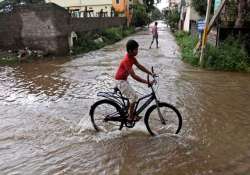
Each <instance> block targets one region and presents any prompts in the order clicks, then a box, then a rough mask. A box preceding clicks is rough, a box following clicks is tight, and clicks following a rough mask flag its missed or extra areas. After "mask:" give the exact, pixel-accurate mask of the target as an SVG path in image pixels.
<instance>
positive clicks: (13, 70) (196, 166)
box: [0, 25, 250, 175]
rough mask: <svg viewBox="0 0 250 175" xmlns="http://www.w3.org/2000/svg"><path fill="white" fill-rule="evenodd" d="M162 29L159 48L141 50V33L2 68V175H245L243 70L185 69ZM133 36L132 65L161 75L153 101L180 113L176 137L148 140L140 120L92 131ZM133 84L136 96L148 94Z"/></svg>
mask: <svg viewBox="0 0 250 175" xmlns="http://www.w3.org/2000/svg"><path fill="white" fill-rule="evenodd" d="M160 27H161V30H159V32H160V37H159V43H160V48H159V49H155V48H153V49H150V50H149V49H148V47H149V44H150V42H151V37H152V36H151V35H150V31H149V30H144V31H141V32H139V33H138V34H136V35H134V36H131V37H129V38H126V39H124V40H123V41H121V42H118V43H117V44H115V45H111V46H107V47H105V48H103V49H101V50H98V51H94V52H89V53H87V54H83V55H81V56H78V57H76V58H74V59H69V58H62V59H59V60H49V61H48V60H47V61H40V62H35V63H24V64H21V65H19V66H14V67H7V66H6V67H0V82H1V83H0V107H1V108H0V153H1V154H0V172H1V173H0V174H32V175H33V174H72V175H73V174H74V175H75V174H122V175H130V174H157V175H158V174H162V175H165V174H170V175H172V174H173V175H183V174H186V175H195V174H197V175H198V174H199V175H200V174H204V175H206V174H221V175H225V174H226V175H228V174H230V175H231V174H232V175H234V174H249V173H250V166H249V162H250V152H249V148H250V132H249V131H250V118H249V113H250V106H249V104H250V76H249V74H241V73H229V72H212V71H204V70H199V69H195V68H192V67H190V66H188V65H185V64H184V63H182V62H181V61H180V59H179V57H180V56H179V53H178V47H177V46H176V44H175V42H174V38H173V37H172V36H171V34H170V33H169V32H168V31H167V30H166V28H165V26H164V25H160ZM130 38H135V39H136V40H137V41H138V42H139V44H140V47H139V55H138V60H139V61H140V62H141V63H143V64H144V65H145V66H146V67H151V66H154V68H155V71H156V72H157V73H159V75H160V79H159V88H158V90H157V91H158V96H159V98H160V99H161V100H162V101H166V102H169V103H171V104H173V105H175V106H176V107H177V108H178V109H179V110H180V112H181V114H182V115H183V128H182V130H181V133H180V134H179V135H173V134H168V133H165V134H162V135H161V136H158V137H151V136H150V135H149V134H148V132H147V130H146V127H145V125H144V123H143V120H141V121H140V122H138V123H137V124H136V127H135V128H133V129H123V130H122V131H121V132H120V131H114V132H111V133H108V134H107V133H96V132H95V131H94V129H93V127H92V125H91V122H90V119H89V115H88V112H89V108H90V105H91V104H92V103H93V102H94V101H95V100H97V97H96V93H97V92H98V91H105V90H110V89H111V88H112V87H113V86H114V80H113V76H114V73H115V70H116V68H117V66H118V64H119V61H120V59H121V58H122V57H123V55H124V52H125V50H124V45H125V43H126V41H127V40H128V39H130ZM135 71H136V72H137V73H138V74H139V75H142V76H144V75H143V74H142V73H141V72H140V71H139V70H137V69H136V70H135ZM144 77H145V76H144ZM131 83H132V84H133V86H134V87H135V89H136V91H137V92H138V93H139V94H140V95H143V94H145V93H148V92H150V89H147V87H145V86H144V85H142V84H139V83H136V82H135V81H133V80H131Z"/></svg>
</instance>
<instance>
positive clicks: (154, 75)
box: [147, 66, 158, 87]
mask: <svg viewBox="0 0 250 175" xmlns="http://www.w3.org/2000/svg"><path fill="white" fill-rule="evenodd" d="M151 72H152V74H153V75H152V78H153V79H154V83H155V84H156V83H157V81H156V77H158V75H156V74H155V73H154V67H153V66H152V67H151ZM147 81H148V87H151V86H152V85H151V84H149V74H148V75H147Z"/></svg>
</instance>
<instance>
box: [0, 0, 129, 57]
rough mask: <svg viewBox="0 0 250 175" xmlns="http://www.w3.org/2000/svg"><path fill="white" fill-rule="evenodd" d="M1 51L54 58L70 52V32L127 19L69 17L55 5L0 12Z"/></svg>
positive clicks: (113, 24)
mask: <svg viewBox="0 0 250 175" xmlns="http://www.w3.org/2000/svg"><path fill="white" fill-rule="evenodd" d="M0 24H1V25H0V36H1V37H0V49H4V50H9V49H11V50H18V49H24V48H25V47H28V48H30V49H32V50H42V51H45V52H47V53H49V54H53V55H65V54H67V53H68V52H69V43H68V38H69V36H70V34H71V32H72V31H75V32H85V31H91V30H96V29H104V28H107V27H115V26H123V25H126V18H119V17H114V18H110V17H107V18H105V17H103V18H72V17H71V16H70V14H69V13H68V11H67V10H65V9H64V8H62V7H59V6H57V5H55V4H45V5H44V4H43V5H27V6H22V7H17V8H14V10H13V11H12V12H10V13H0Z"/></svg>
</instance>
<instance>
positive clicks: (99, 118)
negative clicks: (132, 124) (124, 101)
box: [89, 99, 122, 132]
mask: <svg viewBox="0 0 250 175" xmlns="http://www.w3.org/2000/svg"><path fill="white" fill-rule="evenodd" d="M89 114H90V117H91V122H92V124H93V126H94V128H95V129H96V131H104V132H112V131H114V130H117V129H119V128H120V127H121V125H122V122H121V121H120V120H119V119H120V118H121V108H120V106H119V105H118V104H117V103H115V102H114V101H111V100H106V99H105V100H100V101H97V102H96V103H94V104H93V105H92V106H91V109H90V113H89Z"/></svg>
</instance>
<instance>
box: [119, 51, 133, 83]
mask: <svg viewBox="0 0 250 175" xmlns="http://www.w3.org/2000/svg"><path fill="white" fill-rule="evenodd" d="M135 63H136V58H135V57H134V56H129V55H128V54H126V55H125V57H124V58H123V59H122V60H121V62H120V65H119V67H118V70H117V72H116V74H115V79H116V80H127V79H128V76H129V71H130V70H131V69H132V66H133V64H135Z"/></svg>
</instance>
